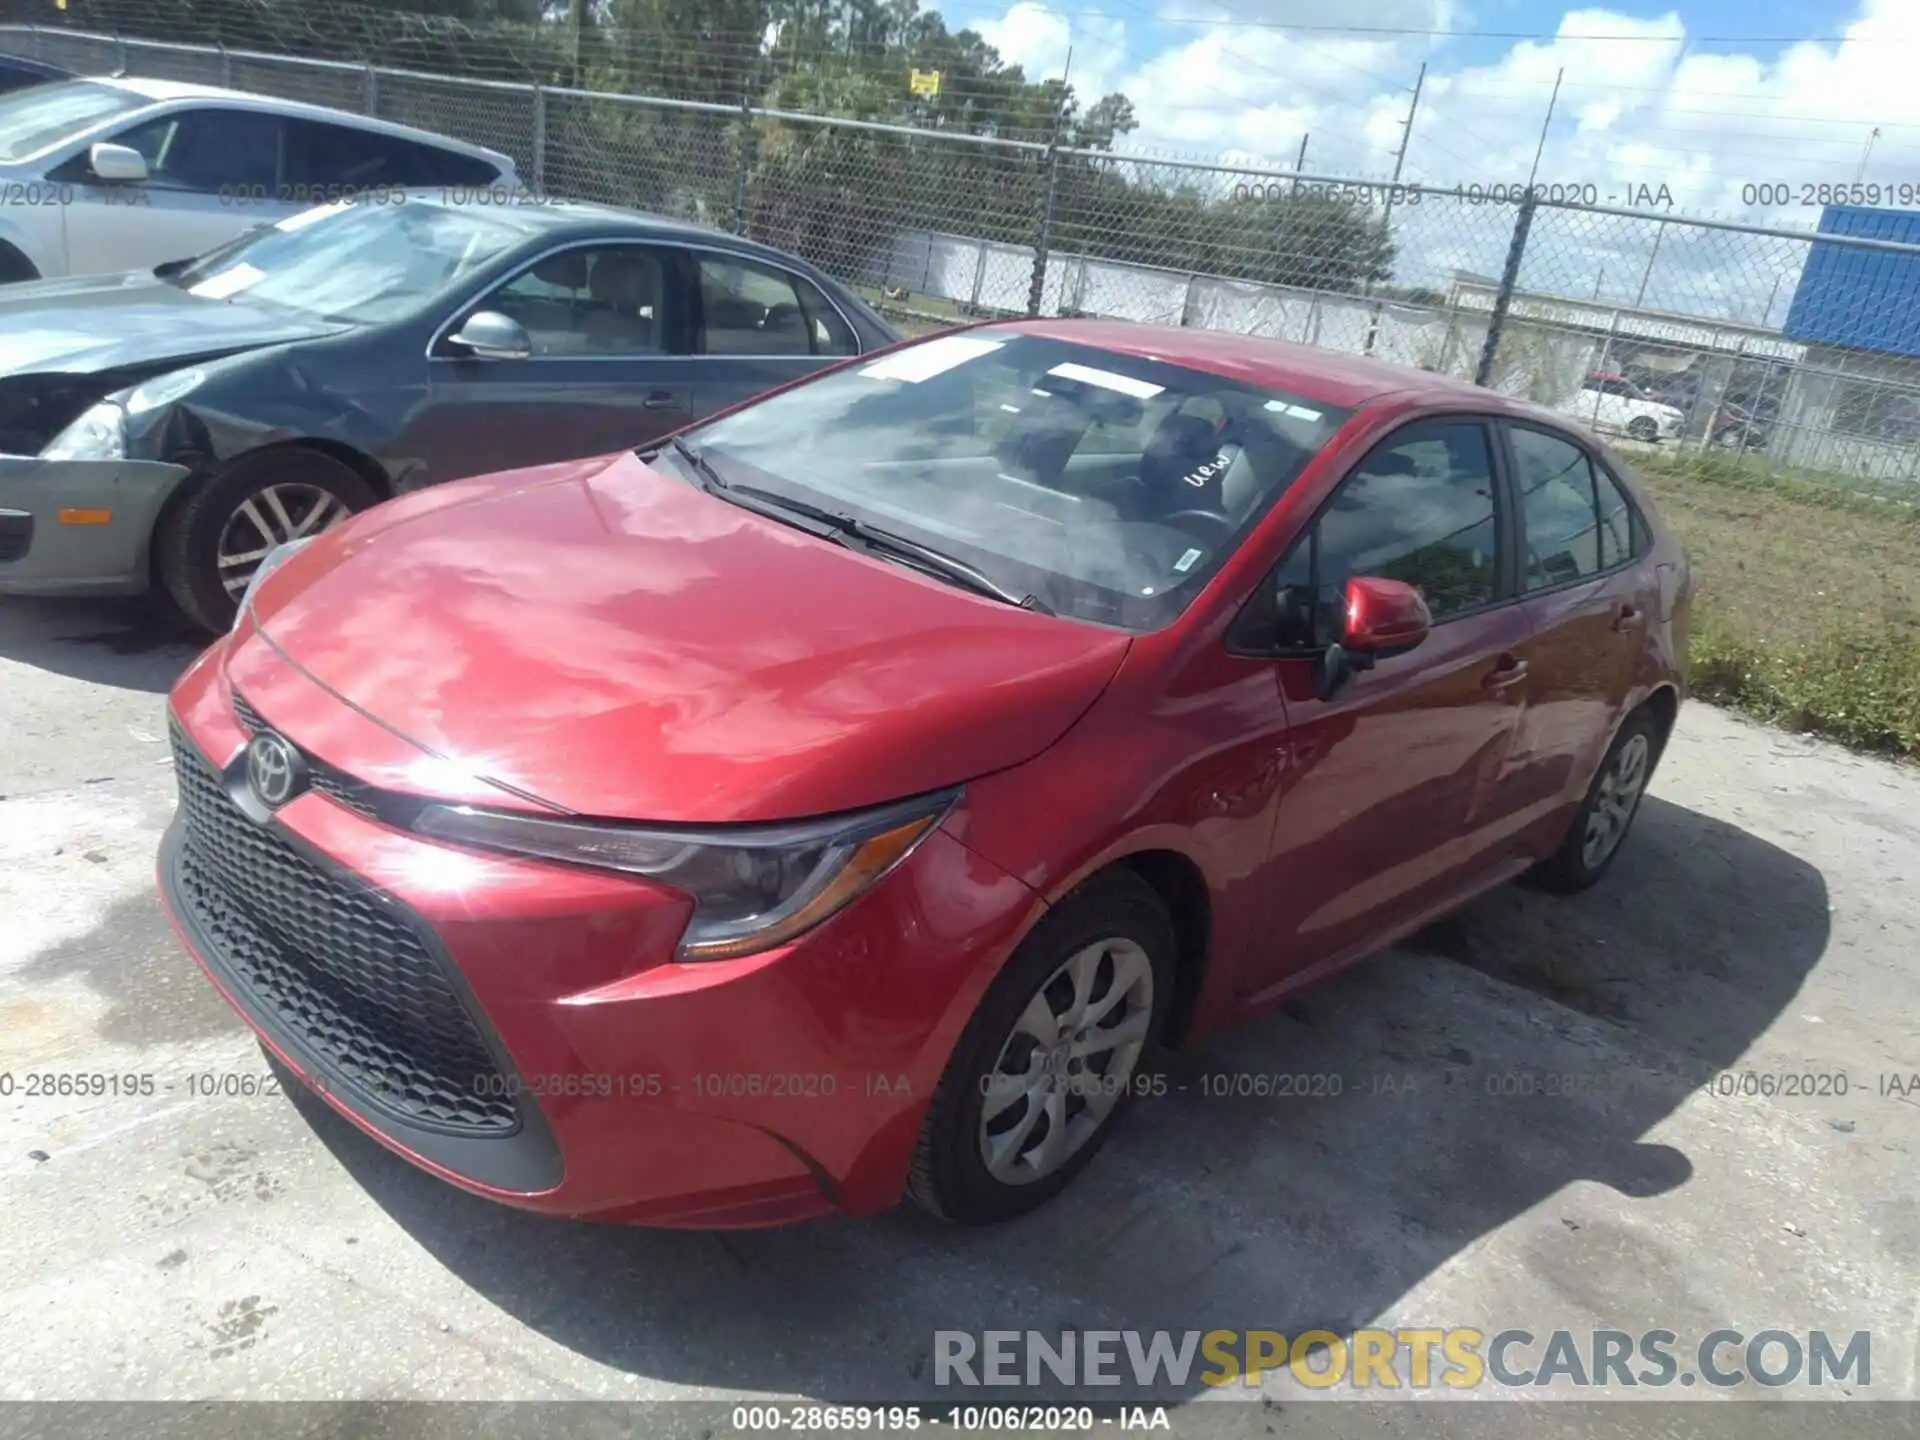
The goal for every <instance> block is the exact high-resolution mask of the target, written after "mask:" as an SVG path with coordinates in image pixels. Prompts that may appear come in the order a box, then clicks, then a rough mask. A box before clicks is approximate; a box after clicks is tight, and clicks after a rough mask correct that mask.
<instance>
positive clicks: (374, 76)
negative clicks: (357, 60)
mask: <svg viewBox="0 0 1920 1440" xmlns="http://www.w3.org/2000/svg"><path fill="white" fill-rule="evenodd" d="M366 98H367V114H369V115H378V114H379V113H380V72H379V71H378V70H376V69H374V68H373V66H372V65H371V64H369V65H368V66H367V83H366Z"/></svg>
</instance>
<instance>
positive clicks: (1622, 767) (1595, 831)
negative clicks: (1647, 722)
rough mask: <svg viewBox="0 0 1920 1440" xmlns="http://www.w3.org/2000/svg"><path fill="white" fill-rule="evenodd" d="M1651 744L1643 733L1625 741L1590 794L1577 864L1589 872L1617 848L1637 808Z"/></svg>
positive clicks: (1645, 778)
mask: <svg viewBox="0 0 1920 1440" xmlns="http://www.w3.org/2000/svg"><path fill="white" fill-rule="evenodd" d="M1652 755H1653V744H1652V742H1651V741H1650V740H1648V738H1647V736H1646V735H1645V734H1644V733H1636V734H1634V735H1632V736H1630V737H1628V739H1627V743H1626V744H1624V745H1622V746H1621V747H1620V749H1619V752H1618V753H1617V754H1615V756H1614V757H1613V762H1612V763H1611V764H1610V765H1608V766H1607V773H1606V775H1605V776H1604V777H1603V778H1602V779H1601V781H1600V788H1599V790H1597V791H1596V792H1595V793H1594V797H1593V808H1592V809H1591V810H1590V811H1589V812H1588V814H1587V829H1586V834H1585V835H1584V836H1583V837H1582V839H1581V842H1580V860H1581V863H1582V864H1584V865H1585V866H1586V867H1587V868H1588V869H1589V870H1598V869H1599V868H1600V867H1601V866H1602V865H1604V864H1606V862H1607V857H1609V856H1610V855H1612V854H1613V852H1614V851H1615V850H1616V849H1618V848H1619V846H1620V841H1621V840H1622V839H1623V838H1625V836H1626V833H1627V827H1628V826H1629V825H1630V824H1632V823H1633V812H1634V811H1635V810H1636V809H1637V808H1639V805H1640V795H1641V792H1642V791H1644V790H1645V789H1646V786H1647V767H1648V762H1649V760H1650V759H1651V758H1652Z"/></svg>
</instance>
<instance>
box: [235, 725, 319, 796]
mask: <svg viewBox="0 0 1920 1440" xmlns="http://www.w3.org/2000/svg"><path fill="white" fill-rule="evenodd" d="M304 769H305V767H304V766H302V765H301V763H300V756H299V753H298V752H297V751H295V749H294V748H293V747H292V746H291V745H289V744H288V743H287V742H286V741H284V740H282V739H281V738H280V737H279V736H278V735H275V734H274V733H273V732H271V731H267V730H263V731H261V732H260V734H258V735H256V736H254V737H253V739H252V740H251V741H249V742H248V744H247V783H248V784H250V785H252V786H253V793H254V794H255V795H258V796H259V797H260V803H261V804H262V805H265V806H266V807H267V808H268V809H269V810H277V809H278V808H279V807H280V806H282V805H284V804H286V803H287V801H289V800H291V799H292V798H293V796H294V792H295V791H296V790H298V789H299V788H300V781H301V779H302V778H303V776H302V771H303V770H304Z"/></svg>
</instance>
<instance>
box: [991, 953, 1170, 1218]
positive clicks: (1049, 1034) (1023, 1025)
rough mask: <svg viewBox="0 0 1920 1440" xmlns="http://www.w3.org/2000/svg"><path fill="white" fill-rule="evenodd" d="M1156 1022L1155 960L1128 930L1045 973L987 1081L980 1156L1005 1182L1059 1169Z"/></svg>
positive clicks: (1109, 1107)
mask: <svg viewBox="0 0 1920 1440" xmlns="http://www.w3.org/2000/svg"><path fill="white" fill-rule="evenodd" d="M1152 1023H1153V964H1152V962H1151V961H1150V960H1149V959H1148V958H1147V952H1146V951H1145V950H1144V949H1142V948H1141V947H1140V946H1139V945H1137V944H1135V943H1134V942H1133V941H1131V940H1121V939H1110V940H1100V941H1096V942H1095V943H1094V944H1091V945H1088V946H1085V947H1084V948H1082V949H1080V950H1078V951H1076V952H1075V953H1074V954H1073V955H1072V956H1070V957H1069V958H1068V959H1067V960H1066V962H1065V963H1064V964H1062V965H1061V966H1060V967H1059V968H1058V969H1057V970H1055V971H1054V972H1053V974H1052V975H1051V976H1049V977H1048V979H1047V981H1046V983H1044V984H1043V985H1041V986H1040V988H1039V989H1038V990H1036V991H1035V992H1034V994H1033V998H1032V999H1030V1000H1029V1001H1028V1002H1027V1005H1026V1008H1025V1009H1023V1010H1022V1011H1021V1012H1020V1015H1019V1018H1018V1019H1016V1020H1015V1021H1014V1024H1013V1029H1012V1032H1011V1033H1010V1034H1009V1035H1008V1036H1007V1038H1006V1039H1005V1041H1003V1042H1002V1044H1001V1046H1000V1053H999V1058H998V1059H997V1060H995V1062H994V1064H993V1068H992V1069H991V1070H990V1071H989V1072H988V1073H987V1075H986V1077H985V1078H984V1080H983V1082H982V1089H983V1093H984V1096H985V1104H984V1105H983V1106H982V1107H981V1112H980V1136H979V1143H980V1158H981V1159H982V1160H983V1161H984V1162H985V1164H986V1168H987V1171H988V1173H989V1174H991V1175H992V1176H993V1177H994V1178H995V1179H997V1180H999V1181H1001V1182H1002V1183H1003V1184H1007V1185H1028V1184H1032V1183H1033V1182H1035V1181H1037V1180H1043V1179H1045V1178H1046V1177H1047V1176H1049V1175H1051V1174H1053V1173H1054V1172H1056V1171H1057V1170H1059V1168H1060V1167H1061V1166H1062V1165H1064V1164H1065V1163H1066V1162H1067V1161H1068V1160H1069V1159H1071V1158H1072V1157H1073V1156H1074V1155H1075V1154H1076V1153H1077V1152H1078V1151H1079V1150H1080V1149H1082V1148H1083V1147H1084V1146H1085V1145H1086V1143H1087V1142H1088V1141H1089V1140H1091V1139H1092V1138H1093V1137H1094V1136H1095V1135H1096V1134H1098V1133H1099V1131H1100V1128H1101V1126H1102V1125H1104V1124H1105V1123H1106V1120H1107V1117H1108V1116H1109V1115H1110V1114H1111V1113H1112V1112H1113V1108H1114V1106H1115V1105H1116V1104H1118V1103H1119V1101H1120V1098H1121V1096H1122V1095H1124V1094H1125V1093H1126V1091H1127V1087H1128V1086H1129V1085H1130V1084H1131V1082H1132V1079H1133V1072H1134V1069H1135V1068H1136V1067H1137V1066H1138V1064H1139V1062H1140V1054H1141V1051H1142V1050H1143V1048H1144V1047H1145V1045H1146V1041H1147V1035H1148V1031H1149V1029H1150V1027H1151V1025H1152Z"/></svg>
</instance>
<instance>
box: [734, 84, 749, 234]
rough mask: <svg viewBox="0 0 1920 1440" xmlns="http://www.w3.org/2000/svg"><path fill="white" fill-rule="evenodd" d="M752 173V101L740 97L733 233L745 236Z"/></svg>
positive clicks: (747, 227)
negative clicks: (748, 191) (749, 183)
mask: <svg viewBox="0 0 1920 1440" xmlns="http://www.w3.org/2000/svg"><path fill="white" fill-rule="evenodd" d="M752 173H753V102H752V101H751V100H750V99H748V98H747V97H746V96H745V95H742V96H741V97H740V156H739V160H738V162H737V164H736V165H735V167H734V173H733V233H734V234H736V235H739V236H743V237H745V238H748V239H751V238H752V237H751V236H749V235H748V234H747V232H748V230H749V229H750V228H751V225H752V222H751V220H750V218H749V216H748V214H747V187H748V181H749V179H750V177H751V176H752Z"/></svg>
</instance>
